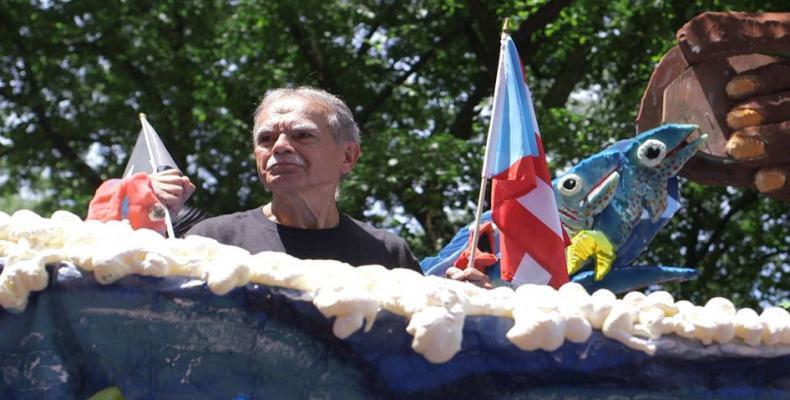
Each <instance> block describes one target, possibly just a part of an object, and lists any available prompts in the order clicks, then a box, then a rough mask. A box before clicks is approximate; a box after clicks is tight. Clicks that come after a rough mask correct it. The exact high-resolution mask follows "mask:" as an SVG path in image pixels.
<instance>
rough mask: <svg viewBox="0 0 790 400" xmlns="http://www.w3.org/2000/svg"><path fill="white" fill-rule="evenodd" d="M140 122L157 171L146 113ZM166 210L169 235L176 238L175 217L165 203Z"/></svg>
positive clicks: (142, 115)
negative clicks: (173, 217)
mask: <svg viewBox="0 0 790 400" xmlns="http://www.w3.org/2000/svg"><path fill="white" fill-rule="evenodd" d="M140 123H141V124H142V125H143V134H144V135H145V136H146V140H145V145H146V147H147V148H148V160H149V161H150V162H151V171H153V172H156V169H157V167H158V166H157V165H156V161H155V158H154V149H153V148H152V147H151V140H153V136H152V135H151V132H149V131H148V120H147V119H146V116H145V113H140ZM163 206H164V211H165V228H166V229H167V237H169V238H175V237H176V233H175V231H174V230H173V219H172V218H170V210H168V209H167V205H164V204H163Z"/></svg>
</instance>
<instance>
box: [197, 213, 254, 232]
mask: <svg viewBox="0 0 790 400" xmlns="http://www.w3.org/2000/svg"><path fill="white" fill-rule="evenodd" d="M256 212H260V208H254V209H252V210H246V211H239V212H234V213H230V214H223V215H218V216H216V217H211V218H206V219H204V220H202V221H200V222H198V223H197V224H195V226H193V227H192V229H190V230H189V232H187V234H188V235H191V234H196V233H203V232H207V231H215V230H217V229H227V228H232V227H238V226H240V224H245V223H250V222H254V221H255V220H256V218H255V213H256Z"/></svg>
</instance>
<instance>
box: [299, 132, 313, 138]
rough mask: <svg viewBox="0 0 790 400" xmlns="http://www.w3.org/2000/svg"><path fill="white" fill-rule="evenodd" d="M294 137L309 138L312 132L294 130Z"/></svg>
mask: <svg viewBox="0 0 790 400" xmlns="http://www.w3.org/2000/svg"><path fill="white" fill-rule="evenodd" d="M296 137H297V138H299V139H309V138H311V137H313V134H312V133H310V132H307V131H299V132H296Z"/></svg>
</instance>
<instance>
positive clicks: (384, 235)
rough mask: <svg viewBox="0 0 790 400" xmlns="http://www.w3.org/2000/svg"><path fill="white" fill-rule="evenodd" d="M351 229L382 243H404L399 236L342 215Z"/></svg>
mask: <svg viewBox="0 0 790 400" xmlns="http://www.w3.org/2000/svg"><path fill="white" fill-rule="evenodd" d="M343 216H344V217H345V218H346V220H347V222H348V223H349V225H350V226H351V228H352V229H353V228H356V229H357V230H359V231H361V232H364V233H366V234H368V235H370V236H372V237H373V238H375V239H378V240H380V241H383V242H390V243H399V244H400V243H406V241H405V240H403V239H402V238H401V237H400V236H398V235H396V234H394V233H392V232H390V231H388V230H386V229H381V228H377V227H375V226H373V225H371V224H369V223H367V222H362V221H360V220H357V219H354V218H352V217H351V216H348V215H345V214H344V215H343Z"/></svg>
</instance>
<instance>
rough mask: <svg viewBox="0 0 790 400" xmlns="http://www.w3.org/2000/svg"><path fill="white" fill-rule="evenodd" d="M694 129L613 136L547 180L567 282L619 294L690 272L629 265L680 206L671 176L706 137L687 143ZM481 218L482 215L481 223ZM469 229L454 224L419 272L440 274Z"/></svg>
mask: <svg viewBox="0 0 790 400" xmlns="http://www.w3.org/2000/svg"><path fill="white" fill-rule="evenodd" d="M696 128H697V127H696V126H695V125H683V124H667V125H662V126H660V127H658V128H655V129H652V130H649V131H646V132H643V133H641V134H639V135H637V136H636V137H634V138H632V139H626V140H621V141H619V142H617V143H615V144H613V145H611V146H609V147H607V148H605V149H604V150H601V151H600V152H598V153H596V154H594V155H592V156H590V157H588V158H586V159H584V160H582V161H581V162H579V163H578V164H576V165H574V166H573V167H572V168H571V169H570V170H568V171H567V172H565V173H563V174H561V175H559V176H558V177H557V178H556V179H554V180H553V181H552V187H553V189H554V192H555V199H556V201H557V208H558V210H559V214H560V219H561V221H562V224H563V226H564V227H565V229H566V230H567V232H568V234H569V235H570V236H571V237H572V238H573V240H574V244H572V245H571V246H570V247H569V251H568V252H567V256H568V264H569V269H570V270H571V271H570V272H571V273H576V275H574V276H572V279H573V280H574V281H576V282H579V283H581V284H582V285H584V286H585V287H587V288H588V289H589V290H593V289H597V288H602V287H605V288H608V289H609V290H612V291H614V292H625V291H628V290H633V289H637V288H640V287H645V286H649V285H652V284H655V283H660V282H666V281H673V280H686V279H690V278H693V277H694V276H695V275H696V271H695V270H693V269H690V268H683V267H676V266H649V267H647V266H639V267H637V266H634V265H632V263H633V261H634V260H635V259H636V257H638V256H639V254H641V253H642V252H643V251H644V250H645V249H646V248H647V246H648V245H649V244H650V242H651V241H652V240H653V238H654V237H655V235H656V234H657V233H658V232H659V231H660V230H661V228H663V227H664V226H665V225H666V224H667V223H668V222H669V220H670V218H671V217H672V216H673V215H674V214H675V212H676V211H677V210H678V209H679V208H680V200H679V199H680V195H679V191H678V182H677V178H676V177H675V175H676V174H677V173H678V172H679V171H680V169H681V168H682V167H683V165H684V164H685V163H686V161H688V160H689V159H690V158H691V157H692V156H693V155H694V153H695V152H696V151H697V150H698V149H699V148H700V146H701V145H702V144H703V143H704V141H705V139H706V136H705V135H702V136H700V137H699V138H696V139H694V140H689V138H690V135H691V133H692V132H693V131H694V130H695V129H696ZM489 220H490V215H489V213H488V212H487V213H485V214H483V218H482V221H489ZM469 234H470V227H464V228H462V229H461V230H460V231H459V232H458V233H457V234H456V236H455V237H454V238H453V240H452V241H451V242H450V243H449V244H448V245H447V246H446V247H445V248H444V249H442V251H441V252H440V253H439V254H438V255H437V256H436V257H428V258H426V259H424V260H423V261H422V262H421V266H422V269H423V271H425V273H427V274H432V275H443V274H444V271H445V270H446V269H447V268H448V267H449V266H450V265H452V263H453V262H454V261H455V259H456V258H457V257H458V255H459V254H460V253H461V251H462V250H463V248H464V247H466V246H467V243H468V241H469ZM495 234H498V232H496V231H495ZM593 260H594V261H593ZM496 267H497V265H494V266H493V268H492V269H490V270H489V271H488V274H489V276H491V277H492V278H498V276H495V275H497V274H496V273H495V271H498V268H496ZM590 269H594V270H595V271H589V270H590Z"/></svg>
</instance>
